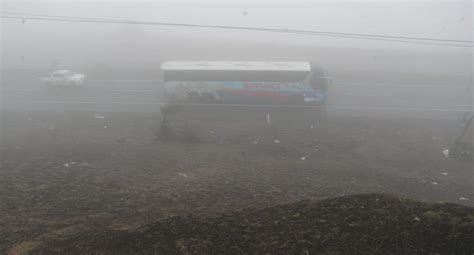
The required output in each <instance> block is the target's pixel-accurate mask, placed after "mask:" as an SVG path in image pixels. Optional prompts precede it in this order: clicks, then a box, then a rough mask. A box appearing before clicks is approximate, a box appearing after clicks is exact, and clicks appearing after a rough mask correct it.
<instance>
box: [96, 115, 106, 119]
mask: <svg viewBox="0 0 474 255" xmlns="http://www.w3.org/2000/svg"><path fill="white" fill-rule="evenodd" d="M94 118H96V119H105V117H104V116H101V115H94Z"/></svg>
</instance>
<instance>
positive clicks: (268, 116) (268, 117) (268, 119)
mask: <svg viewBox="0 0 474 255" xmlns="http://www.w3.org/2000/svg"><path fill="white" fill-rule="evenodd" d="M267 125H270V113H267Z"/></svg>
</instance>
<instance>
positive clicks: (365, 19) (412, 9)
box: [1, 0, 473, 68]
mask: <svg viewBox="0 0 474 255" xmlns="http://www.w3.org/2000/svg"><path fill="white" fill-rule="evenodd" d="M179 2H180V3H179V4H176V3H169V1H160V2H149V1H142V2H140V3H138V2H136V1H120V2H118V3H117V2H115V1H114V2H113V3H111V1H107V0H101V1H92V0H82V1H78V0H68V1H55V0H49V1H38V2H31V1H25V0H15V1H11V0H8V1H3V2H2V10H3V11H9V12H19V13H32V14H47V15H61V16H79V17H85V18H105V19H120V20H138V21H154V22H173V23H192V24H203V25H228V26H248V27H265V28H285V29H301V30H318V31H328V32H343V33H366V34H383V35H400V36H416V37H433V38H448V39H459V40H472V39H473V35H472V31H473V21H472V11H473V10H472V3H471V2H470V1H455V0H452V1H437V2H432V1H418V2H409V1H396V2H395V1H383V2H381V1H377V2H373V1H336V2H321V1H304V2H303V1H300V2H296V3H294V2H293V1H283V0H280V1H278V3H277V4H276V3H273V1H269V0H261V1H258V2H252V3H251V2H237V1H225V3H223V2H219V3H216V2H215V1H198V0H195V1H193V0H186V1H185V0H182V1H179ZM270 2H272V3H271V4H270ZM198 3H199V4H198ZM1 21H2V66H3V68H5V66H7V67H8V66H16V67H18V65H19V61H18V59H19V58H21V56H24V60H22V63H21V65H23V66H29V67H32V68H33V67H35V66H41V65H45V64H46V63H48V62H51V61H52V60H53V59H61V60H63V61H67V62H71V63H74V62H81V63H82V64H84V63H88V62H91V61H92V62H94V63H98V62H100V60H101V57H94V55H95V54H100V53H101V52H103V51H104V50H106V51H108V54H109V55H108V57H109V60H110V61H114V59H115V60H119V59H120V61H125V60H126V59H127V58H128V59H129V61H130V63H135V64H137V63H142V64H143V65H145V64H146V63H150V61H152V60H149V59H148V60H146V58H147V57H151V56H157V55H159V51H160V50H162V51H164V50H163V49H165V46H166V45H175V47H177V49H176V51H178V52H179V51H182V50H181V49H179V47H182V48H186V49H184V50H185V51H188V52H191V53H192V51H193V47H195V48H196V52H199V51H202V49H203V48H202V47H205V45H206V44H209V45H210V46H209V48H210V49H212V48H213V45H214V46H215V45H223V48H222V49H223V51H225V50H226V49H227V50H228V49H232V47H234V45H236V46H235V47H236V48H235V49H237V48H239V47H240V48H241V49H243V50H245V49H246V46H238V44H249V43H251V44H260V45H267V46H271V47H276V48H279V47H280V48H285V47H300V49H303V48H305V47H316V48H317V47H319V48H331V49H334V48H340V49H353V48H355V49H364V50H366V51H367V50H368V51H370V50H373V49H377V50H408V51H423V52H425V54H426V53H427V54H431V53H432V54H434V55H435V54H438V53H440V52H441V54H442V52H451V53H453V54H454V56H456V57H455V59H452V60H450V61H453V62H462V61H464V62H463V63H458V64H460V65H468V59H469V57H470V56H471V54H472V50H471V49H466V48H454V47H441V46H426V45H413V44H404V43H395V42H380V41H369V40H358V39H347V38H331V37H320V36H308V35H291V34H277V33H261V32H258V33H256V32H248V31H225V30H215V29H201V28H198V29H190V28H177V27H161V26H137V25H117V24H81V23H61V22H49V21H33V20H26V22H25V23H22V22H21V21H19V20H1ZM153 45H155V46H156V47H153ZM163 45H165V46H163ZM202 45H204V46H202ZM292 45H293V46H292ZM158 46H160V47H158ZM105 47H106V48H107V49H104V48H105ZM240 48H239V49H240ZM210 49H209V50H210ZM150 51H154V52H153V53H152V52H150ZM166 51H167V52H168V53H169V52H170V51H169V50H166ZM74 53H77V54H74ZM326 53H327V52H326ZM298 54H299V55H298V56H297V57H298V58H302V57H301V55H302V54H303V53H298ZM380 54H381V53H378V55H377V54H375V55H377V56H379V57H384V55H383V54H382V55H380ZM209 55H210V56H212V55H213V54H212V52H210V54H209ZM236 55H241V54H236ZM272 55H274V54H272ZM323 55H324V56H325V57H328V56H330V54H323ZM389 55H394V53H385V57H387V56H389ZM402 55H403V54H402ZM216 56H226V53H225V52H221V53H220V54H217V55H216ZM458 56H461V58H460V59H459V60H457V57H458ZM166 57H169V56H166ZM166 57H164V58H166ZM232 57H233V55H232V54H231V53H229V54H228V56H227V59H229V58H232ZM337 57H338V58H339V57H341V56H337ZM402 57H403V56H402ZM155 58H156V57H155ZM260 58H261V57H260ZM293 58H295V57H294V56H293ZM102 59H103V58H102ZM254 60H255V59H254ZM338 61H344V60H338ZM353 61H356V60H354V59H352V60H350V61H349V62H351V64H352V63H353ZM448 61H449V60H448ZM152 62H153V63H155V62H156V61H152ZM333 62H334V61H333ZM428 62H430V61H428ZM429 64H432V63H429Z"/></svg>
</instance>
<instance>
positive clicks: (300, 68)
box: [161, 61, 311, 72]
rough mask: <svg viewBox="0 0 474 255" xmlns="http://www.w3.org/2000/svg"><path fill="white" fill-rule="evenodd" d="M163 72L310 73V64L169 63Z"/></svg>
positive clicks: (165, 65) (253, 62)
mask: <svg viewBox="0 0 474 255" xmlns="http://www.w3.org/2000/svg"><path fill="white" fill-rule="evenodd" d="M161 70H163V71H295V72H309V71H311V65H310V64H309V62H259V61H245V62H243V61H198V62H189V61H168V62H164V63H163V64H161Z"/></svg>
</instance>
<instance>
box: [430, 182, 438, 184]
mask: <svg viewBox="0 0 474 255" xmlns="http://www.w3.org/2000/svg"><path fill="white" fill-rule="evenodd" d="M430 183H431V184H433V185H438V182H430Z"/></svg>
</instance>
